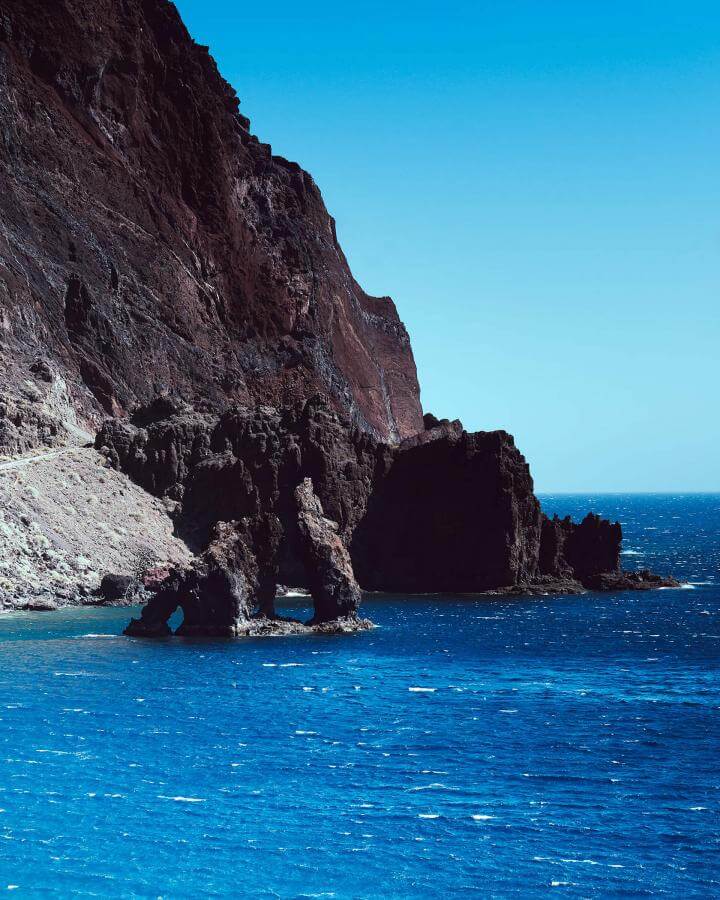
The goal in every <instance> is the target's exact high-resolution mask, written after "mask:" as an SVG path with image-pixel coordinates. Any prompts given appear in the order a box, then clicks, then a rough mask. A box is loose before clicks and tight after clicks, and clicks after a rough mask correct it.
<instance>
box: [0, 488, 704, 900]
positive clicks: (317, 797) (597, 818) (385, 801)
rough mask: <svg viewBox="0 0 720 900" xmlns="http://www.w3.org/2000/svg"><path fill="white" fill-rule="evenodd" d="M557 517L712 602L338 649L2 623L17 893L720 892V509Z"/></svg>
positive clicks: (75, 618) (425, 604)
mask: <svg viewBox="0 0 720 900" xmlns="http://www.w3.org/2000/svg"><path fill="white" fill-rule="evenodd" d="M544 504H545V506H546V508H547V509H549V510H550V511H555V510H557V511H558V512H560V513H565V512H570V513H573V514H575V515H577V514H578V513H582V512H584V511H585V510H586V509H588V508H589V506H592V507H593V508H595V509H596V510H597V511H599V512H602V513H604V514H606V515H611V516H617V517H619V518H620V519H621V521H622V522H623V524H624V526H625V530H626V536H627V537H626V549H627V550H629V551H632V553H631V554H629V555H627V556H626V557H625V560H626V562H627V563H628V567H630V566H631V565H632V566H635V565H638V566H639V565H644V564H648V565H650V566H651V567H652V568H654V569H656V570H657V571H661V572H666V571H671V572H673V573H674V574H676V575H677V576H678V577H681V578H683V579H685V580H687V581H690V582H693V585H692V586H691V587H688V588H686V589H680V590H664V591H655V592H652V593H647V594H619V595H586V596H582V597H556V598H535V599H512V600H509V599H484V600H468V599H459V598H456V599H453V598H373V599H370V600H368V602H367V604H366V607H365V611H366V613H367V614H368V615H369V616H370V617H371V618H372V619H373V620H374V621H375V622H376V623H377V624H378V625H379V626H380V627H379V628H377V629H376V630H374V631H373V632H370V633H365V634H359V635H354V636H347V637H333V638H329V637H326V638H319V637H316V638H300V637H295V638H285V639H263V640H243V641H239V642H222V641H194V642H191V641H183V640H180V639H171V640H168V641H165V642H159V643H154V642H144V641H142V640H131V639H129V638H123V637H117V636H116V635H117V634H118V632H119V631H120V629H121V627H122V626H123V625H124V623H125V622H126V621H127V618H128V615H129V611H128V610H81V611H77V610H76V611H69V612H68V611H62V612H58V613H49V614H33V615H23V614H14V615H7V616H4V617H2V618H0V719H1V722H0V888H4V887H5V886H6V885H7V886H11V885H17V886H18V888H17V890H18V893H21V894H22V893H25V894H27V895H32V896H61V897H64V896H68V895H81V896H142V897H158V896H163V897H197V896H204V895H210V896H215V895H228V894H232V895H251V896H268V897H270V896H272V897H276V896H278V897H301V896H335V897H394V896H396V897H439V896H443V895H458V896H468V897H470V896H478V895H480V896H495V897H505V896H535V895H544V894H546V893H548V892H550V893H552V892H555V893H558V894H561V895H562V894H564V895H567V896H573V897H587V896H595V897H606V896H622V897H642V896H650V895H659V896H679V897H713V896H720V815H719V813H720V752H719V750H720V747H719V739H720V724H719V721H718V717H719V714H720V708H719V707H720V693H719V688H720V678H719V677H718V676H719V670H720V664H719V663H720V654H719V651H720V622H719V621H718V617H719V615H720V572H719V565H720V547H719V544H720V539H719V535H720V496H698V497H670V496H650V497H633V496H601V497H596V498H592V500H591V499H590V498H588V497H552V498H544ZM638 554H642V555H638Z"/></svg>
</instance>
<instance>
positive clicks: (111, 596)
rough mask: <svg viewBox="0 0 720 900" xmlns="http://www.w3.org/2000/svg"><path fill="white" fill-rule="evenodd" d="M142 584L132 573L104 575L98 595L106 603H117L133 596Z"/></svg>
mask: <svg viewBox="0 0 720 900" xmlns="http://www.w3.org/2000/svg"><path fill="white" fill-rule="evenodd" d="M140 586H141V585H140V582H139V581H138V579H137V578H134V577H133V576H132V575H103V578H102V581H101V582H100V587H99V588H98V590H97V595H98V596H99V597H101V598H102V600H103V601H104V602H105V603H117V602H118V601H125V600H127V599H128V597H132V596H133V595H134V594H136V593H137V591H138V589H139V588H140Z"/></svg>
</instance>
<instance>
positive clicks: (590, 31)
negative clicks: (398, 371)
mask: <svg viewBox="0 0 720 900" xmlns="http://www.w3.org/2000/svg"><path fill="white" fill-rule="evenodd" d="M176 5H177V6H178V9H179V10H180V12H181V14H182V16H183V18H184V20H185V23H186V25H187V26H188V28H189V30H190V32H191V34H192V35H193V37H194V38H195V39H196V40H197V41H198V42H200V43H203V44H208V45H209V46H210V50H211V52H212V54H213V55H214V57H215V59H216V60H217V62H218V65H219V67H220V71H221V72H222V74H223V75H224V76H225V77H226V78H227V80H228V81H230V83H231V84H232V85H233V86H234V87H235V89H236V90H237V92H238V95H239V97H240V100H241V110H242V112H243V113H244V114H245V115H247V116H249V118H250V119H251V123H252V124H251V127H252V130H253V131H254V133H256V134H257V135H258V136H259V137H260V139H261V140H263V141H265V142H268V143H270V144H271V145H272V147H273V151H274V152H275V153H278V154H280V155H282V156H285V157H287V158H289V159H292V160H296V161H297V162H299V163H300V164H301V165H302V166H303V167H304V168H305V169H307V170H308V171H309V172H311V174H312V175H313V177H314V179H315V181H316V182H317V184H318V185H319V187H320V189H321V190H322V193H323V196H324V199H325V202H326V204H327V207H328V209H329V211H330V213H331V214H332V215H333V216H334V217H335V219H336V221H337V232H338V237H339V240H340V243H341V244H342V247H343V249H344V251H345V253H346V255H347V257H348V260H349V262H350V265H351V267H352V269H353V273H354V274H355V276H356V278H357V279H358V281H359V282H360V284H361V285H362V286H363V287H364V288H365V290H366V291H368V292H369V293H371V294H376V295H388V294H389V295H390V296H392V297H393V299H394V300H395V302H396V304H397V307H398V310H399V312H400V316H401V318H402V319H403V321H404V322H405V324H406V325H407V327H408V330H409V332H410V336H411V340H412V345H413V349H414V353H415V359H416V362H417V367H418V376H419V380H420V386H421V399H422V403H423V407H424V409H425V410H426V411H430V412H433V413H435V414H436V415H438V416H441V417H444V416H447V417H449V418H460V419H461V420H462V421H463V423H464V425H465V427H466V428H467V429H468V430H480V429H482V430H489V429H495V428H504V429H506V430H507V431H510V432H511V433H512V434H514V435H515V440H516V443H517V445H518V446H519V447H520V449H521V450H522V451H523V453H524V454H525V456H526V458H527V459H528V461H529V462H530V465H531V471H532V473H533V475H534V477H535V484H536V488H537V490H538V491H541V492H542V491H550V492H554V491H578V492H583V491H591V492H595V491H597V492H599V491H712V490H716V491H717V490H720V403H719V402H718V398H719V396H720V290H719V288H720V265H719V262H720V157H719V154H718V149H719V138H720V116H719V115H718V101H719V100H720V6H718V5H717V3H710V2H703V0H683V2H676V0H653V2H640V0H623V2H615V0H582V2H578V0H569V2H566V0H525V2H521V0H518V2H514V0H495V2H484V0H476V2H474V3H471V2H455V0H445V2H428V0H414V2H407V0H397V2H384V3H383V2H376V0H370V2H365V3H356V4H345V3H337V2H333V3H329V2H325V0H322V2H315V0H306V2H304V3H302V4H300V3H297V2H288V0H274V2H273V3H271V4H270V3H267V4H257V3H253V4H251V3H247V2H237V0H177V3H176Z"/></svg>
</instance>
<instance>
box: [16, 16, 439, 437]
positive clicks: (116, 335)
mask: <svg viewBox="0 0 720 900" xmlns="http://www.w3.org/2000/svg"><path fill="white" fill-rule="evenodd" d="M38 358H42V360H44V365H46V366H47V365H48V364H49V367H50V370H51V371H53V372H54V373H55V374H56V376H57V377H59V378H61V379H62V380H63V383H65V382H66V383H67V388H68V390H69V393H70V396H71V398H72V405H73V406H74V407H75V408H76V409H77V410H78V411H79V412H80V414H81V417H84V419H85V420H86V421H88V420H89V421H91V422H92V421H93V420H95V421H97V420H99V418H100V417H102V416H104V415H106V414H112V415H124V414H125V413H126V412H127V411H128V410H130V409H132V408H133V407H134V405H135V404H136V402H137V401H144V400H147V399H149V398H150V397H151V396H153V395H154V394H156V393H158V392H161V391H169V392H172V393H175V394H179V395H181V396H184V397H186V398H187V399H188V400H190V401H192V402H193V403H195V404H196V406H203V405H204V406H205V407H207V408H218V407H221V406H223V405H225V404H226V403H227V401H228V400H229V399H230V400H236V401H240V402H242V403H244V404H246V405H252V404H255V403H258V402H259V403H272V404H273V405H280V406H282V405H287V404H292V403H293V402H295V401H297V400H298V399H304V398H307V397H308V396H310V395H312V394H313V393H315V392H317V391H318V390H322V391H323V392H324V393H325V394H327V396H328V397H329V398H330V402H331V405H332V406H333V407H334V408H335V409H336V410H338V411H340V412H342V414H343V415H344V416H345V417H347V418H348V419H350V420H351V421H352V422H353V423H355V425H357V426H358V427H359V428H361V429H363V430H365V431H368V432H369V433H372V434H374V435H375V436H377V437H379V438H382V439H384V440H391V441H392V440H399V439H402V438H404V437H407V436H409V435H411V434H413V433H415V432H417V431H418V430H419V429H420V428H421V427H422V420H421V409H420V403H419V391H418V384H417V378H416V372H415V364H414V361H413V356H412V351H411V349H410V344H409V340H408V336H407V333H406V331H405V328H404V326H403V324H402V322H401V321H400V319H399V318H398V315H397V312H396V310H395V307H394V305H393V303H392V301H391V300H390V299H389V298H387V297H384V298H377V297H369V296H368V295H367V294H365V293H364V292H363V291H362V289H361V288H360V287H359V286H358V284H357V283H356V281H355V280H354V279H353V277H352V274H351V272H350V270H349V268H348V265H347V262H346V260H345V257H344V255H343V253H342V250H341V249H340V247H339V245H338V242H337V239H336V236H335V227H334V223H333V220H332V219H331V217H330V216H329V215H328V213H327V211H326V209H325V206H324V204H323V201H322V198H321V196H320V192H319V190H318V188H317V186H316V185H315V183H314V182H313V180H312V178H311V177H310V176H309V175H308V174H307V173H306V172H304V171H303V170H302V169H301V168H300V167H299V166H297V165H296V164H295V163H291V162H288V161H287V160H285V159H282V158H280V157H277V156H273V155H272V153H271V151H270V147H269V146H268V145H266V144H262V143H260V141H258V139H257V138H256V137H255V136H253V135H252V134H251V132H250V125H249V122H248V120H247V118H245V117H244V116H243V115H241V114H240V112H239V110H238V100H237V98H236V96H235V94H234V92H233V90H232V89H231V88H230V86H229V85H228V84H227V83H226V82H225V81H224V80H223V79H222V78H221V76H220V75H219V74H218V71H217V68H216V66H215V63H214V62H213V60H212V58H211V57H210V56H209V54H208V51H207V48H205V47H201V46H198V45H197V44H195V43H194V42H193V41H192V40H191V38H190V37H189V35H188V33H187V31H186V30H185V28H184V26H183V24H182V22H181V21H180V18H179V16H178V14H177V11H176V9H175V7H174V5H173V4H172V3H169V2H167V0H4V2H3V4H2V6H1V7H0V363H1V364H2V367H3V372H4V376H5V378H4V385H3V389H4V390H5V391H6V392H9V393H10V395H11V399H12V402H15V400H16V399H17V397H18V395H19V392H20V391H21V390H22V388H23V385H24V384H25V382H26V380H27V379H28V378H31V377H32V376H31V373H30V369H31V366H33V364H37V362H38ZM0 400H2V398H0ZM8 427H9V426H8Z"/></svg>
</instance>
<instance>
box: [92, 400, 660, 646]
mask: <svg viewBox="0 0 720 900" xmlns="http://www.w3.org/2000/svg"><path fill="white" fill-rule="evenodd" d="M135 423H138V424H135ZM426 424H427V425H428V426H429V427H428V428H427V429H426V430H425V431H424V432H422V433H421V434H419V435H417V436H415V437H412V438H408V439H407V440H405V441H403V442H401V443H399V444H386V443H384V442H382V441H378V440H376V439H375V438H372V437H371V436H369V435H368V434H367V433H366V432H363V431H360V430H359V429H357V428H356V427H354V426H353V425H352V424H351V423H350V422H348V421H346V420H343V419H342V417H341V416H339V415H338V414H337V413H336V412H334V411H333V410H332V409H331V408H330V406H329V404H328V403H327V402H326V401H324V400H323V399H322V398H321V397H313V398H311V399H310V400H308V401H307V402H305V403H304V404H297V405H295V406H294V407H287V408H284V409H275V408H271V407H261V408H255V409H244V408H241V407H232V408H230V409H228V410H227V411H225V412H224V413H223V414H222V415H219V416H211V415H208V414H199V415H198V414H194V413H193V412H192V411H191V410H189V409H187V408H186V407H183V406H181V405H173V404H171V403H168V402H167V401H165V402H164V403H152V404H150V405H149V406H148V407H142V408H140V409H139V410H138V411H137V413H136V415H135V417H134V421H132V422H128V421H123V420H118V419H113V420H108V421H107V422H106V423H105V425H104V426H103V428H102V429H101V430H100V432H99V433H98V437H97V440H96V445H97V447H98V449H99V450H100V451H101V452H102V453H103V454H104V455H105V456H106V457H107V459H108V461H109V462H110V464H111V465H113V466H116V467H118V468H121V469H123V470H124V471H126V472H128V473H129V474H131V476H132V477H133V478H134V479H135V480H136V481H138V482H139V483H140V484H141V485H143V486H144V487H145V488H146V489H147V490H149V491H152V492H154V493H157V494H158V495H160V496H163V497H165V498H166V499H168V500H170V501H172V502H173V503H174V504H175V511H174V515H175V521H176V527H177V528H178V530H179V531H180V533H182V534H185V535H186V536H187V538H188V539H189V540H190V541H194V542H196V544H197V546H198V547H200V548H202V547H203V546H205V545H206V543H207V541H208V539H209V540H210V547H211V548H212V547H213V546H214V544H213V540H215V539H216V538H213V537H212V534H213V526H214V522H215V520H216V519H217V518H219V519H221V520H223V521H225V522H230V521H238V520H242V522H243V523H245V524H244V526H243V527H244V528H245V529H246V530H247V533H248V534H249V535H250V536H251V537H250V538H249V543H250V545H251V546H255V547H257V546H260V548H261V549H260V552H258V551H257V549H256V550H255V557H254V560H255V561H256V560H257V559H260V560H261V561H262V565H263V566H264V570H265V572H266V573H267V576H266V587H265V589H264V593H263V592H262V591H258V590H257V589H255V597H256V600H255V603H254V606H255V607H256V609H258V610H259V611H261V612H262V614H263V615H265V616H266V617H267V616H272V614H273V608H272V597H273V596H274V588H275V585H276V583H284V584H294V585H297V586H304V587H308V588H309V589H310V590H311V592H312V594H313V597H314V602H315V610H316V615H315V620H314V621H315V622H324V621H332V620H336V619H343V618H346V617H347V616H349V615H353V614H354V610H355V609H357V605H358V603H359V591H358V588H357V584H356V581H355V577H356V576H357V583H359V585H360V587H362V588H363V589H365V590H376V591H392V592H401V593H427V592H451V593H458V592H464V593H467V592H469V593H479V592H517V591H531V592H550V591H571V592H577V591H580V590H583V589H584V588H593V589H605V588H606V587H607V589H619V588H633V589H635V588H637V589H640V588H644V587H648V586H659V584H660V583H662V584H667V583H670V582H668V581H663V582H654V583H652V582H651V581H649V580H647V579H645V578H637V577H634V576H633V577H632V578H626V577H625V575H624V573H621V571H620V545H621V540H622V530H621V528H620V525H619V524H617V523H615V524H611V523H610V522H607V521H606V520H602V519H600V518H599V517H598V516H595V515H592V514H589V515H588V516H587V517H586V518H585V519H584V520H583V522H581V523H579V524H576V523H573V522H572V521H571V520H570V519H564V520H560V519H558V518H554V519H548V518H547V517H545V516H544V515H543V513H542V511H541V509H540V504H539V503H538V501H537V499H536V497H535V495H534V493H533V483H532V478H531V476H530V472H529V469H528V466H527V463H526V462H525V459H524V457H523V456H522V454H521V453H520V452H519V451H518V449H517V448H516V447H515V444H514V441H513V439H512V437H511V435H509V434H507V433H506V432H503V431H496V432H478V433H476V434H468V433H467V432H466V431H464V429H463V428H462V425H461V424H460V423H459V422H457V421H456V422H449V421H446V420H445V421H442V422H440V421H438V420H435V419H433V418H428V419H427V421H426ZM323 511H324V512H323ZM326 515H327V518H326ZM268 521H272V522H273V523H274V524H273V527H272V528H269V527H268V525H267V522H268ZM258 536H261V539H260V540H259V539H258ZM252 565H253V566H254V565H255V562H253V563H252ZM248 571H253V569H252V566H251V567H250V568H249V569H248ZM192 578H195V575H194V574H193V576H192ZM194 583H195V582H193V584H194ZM193 589H194V588H193ZM251 592H252V591H251ZM180 593H181V594H182V591H181V592H180ZM261 595H262V596H264V597H265V600H264V601H261V600H260V597H261ZM263 603H264V604H265V606H264V608H263ZM176 605H177V601H176ZM163 615H164V612H163ZM233 615H235V614H234V613H233ZM245 615H247V610H246V612H245ZM236 631H237V629H236ZM135 633H137V632H135Z"/></svg>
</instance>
